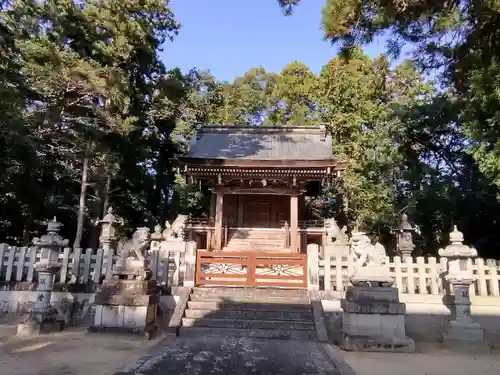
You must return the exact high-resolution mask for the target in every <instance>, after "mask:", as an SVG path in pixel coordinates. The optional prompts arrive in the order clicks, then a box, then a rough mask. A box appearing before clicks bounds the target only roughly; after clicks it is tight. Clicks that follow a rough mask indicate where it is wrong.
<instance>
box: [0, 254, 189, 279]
mask: <svg viewBox="0 0 500 375" xmlns="http://www.w3.org/2000/svg"><path fill="white" fill-rule="evenodd" d="M184 257H185V252H183V251H149V252H148V255H147V261H148V263H149V267H150V268H151V270H152V271H153V279H154V280H157V281H158V282H159V283H164V284H166V285H168V286H178V285H181V284H182V276H183V272H184V270H183V268H184V267H183V266H184ZM39 260H40V250H39V249H37V248H36V247H16V246H9V245H8V244H0V281H10V282H16V281H17V282H23V281H25V282H33V281H36V275H35V271H34V269H35V268H34V265H35V263H36V262H38V261H39ZM117 260H118V256H117V255H113V256H112V257H111V259H110V258H109V257H108V256H107V255H106V254H105V253H104V251H103V249H75V250H73V249H71V248H65V249H64V251H63V252H62V253H61V254H59V262H60V263H61V269H60V271H59V272H58V273H57V274H56V279H55V282H56V283H68V284H87V283H90V282H93V283H96V284H98V283H100V282H101V281H102V279H103V278H104V276H105V275H106V273H107V270H108V269H109V268H110V267H112V266H113V265H114V264H115V263H116V261H117Z"/></svg>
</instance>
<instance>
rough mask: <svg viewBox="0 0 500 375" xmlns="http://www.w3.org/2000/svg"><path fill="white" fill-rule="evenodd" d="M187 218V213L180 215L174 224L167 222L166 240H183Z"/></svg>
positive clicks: (164, 232)
mask: <svg viewBox="0 0 500 375" xmlns="http://www.w3.org/2000/svg"><path fill="white" fill-rule="evenodd" d="M187 219H188V217H187V216H186V215H178V216H177V217H176V218H175V220H174V222H173V223H172V225H170V223H169V222H168V221H167V222H166V223H165V230H164V231H163V239H164V240H165V241H172V240H174V241H183V240H184V228H185V227H186V221H187Z"/></svg>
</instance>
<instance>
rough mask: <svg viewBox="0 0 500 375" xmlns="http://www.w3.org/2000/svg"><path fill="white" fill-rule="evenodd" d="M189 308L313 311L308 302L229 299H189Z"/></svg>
mask: <svg viewBox="0 0 500 375" xmlns="http://www.w3.org/2000/svg"><path fill="white" fill-rule="evenodd" d="M188 308H189V309H197V310H239V311H242V310H243V311H252V310H257V311H289V312H301V311H311V305H310V304H306V303H296V302H294V303H287V304H283V303H269V302H264V303H255V302H254V301H252V302H249V303H246V302H243V303H242V302H235V301H229V300H219V301H217V300H214V301H207V300H202V301H188Z"/></svg>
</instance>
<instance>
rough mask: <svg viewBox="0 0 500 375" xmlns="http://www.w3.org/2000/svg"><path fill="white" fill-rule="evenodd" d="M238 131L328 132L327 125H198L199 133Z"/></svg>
mask: <svg viewBox="0 0 500 375" xmlns="http://www.w3.org/2000/svg"><path fill="white" fill-rule="evenodd" d="M234 131H238V133H309V134H317V133H323V134H324V133H326V126H325V125H314V126H299V125H263V126H246V125H217V124H205V125H199V126H198V127H197V132H198V133H230V132H234Z"/></svg>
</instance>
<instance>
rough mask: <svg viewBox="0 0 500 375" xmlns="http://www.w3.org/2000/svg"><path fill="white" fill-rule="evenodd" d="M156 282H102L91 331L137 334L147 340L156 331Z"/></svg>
mask: <svg viewBox="0 0 500 375" xmlns="http://www.w3.org/2000/svg"><path fill="white" fill-rule="evenodd" d="M158 298H159V296H158V294H157V293H156V281H155V280H127V279H111V280H104V282H103V284H102V287H101V289H100V290H99V291H98V292H97V293H96V296H95V304H96V313H95V317H94V323H93V325H92V326H91V327H90V328H89V330H90V331H91V332H115V333H139V334H145V335H146V336H147V337H148V338H150V337H151V335H152V334H153V333H154V332H156V330H157V325H156V309H157V304H158Z"/></svg>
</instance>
